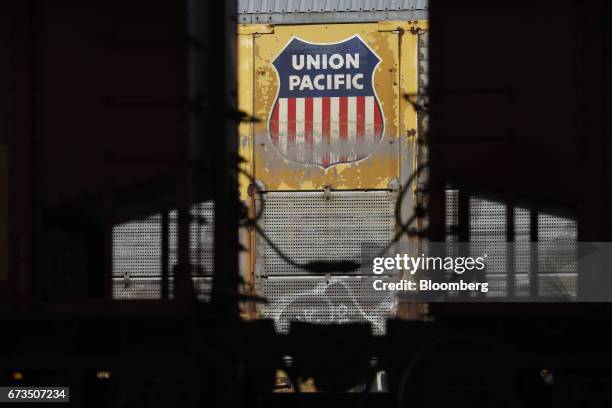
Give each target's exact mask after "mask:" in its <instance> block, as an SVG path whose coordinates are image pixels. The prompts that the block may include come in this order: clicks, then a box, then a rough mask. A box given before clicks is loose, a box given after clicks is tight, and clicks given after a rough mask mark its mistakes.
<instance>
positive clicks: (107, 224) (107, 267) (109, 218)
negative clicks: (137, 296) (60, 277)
mask: <svg viewBox="0 0 612 408" xmlns="http://www.w3.org/2000/svg"><path fill="white" fill-rule="evenodd" d="M104 166H105V168H107V169H108V166H109V164H108V159H105V164H104ZM105 172H108V170H106V171H105ZM103 213H104V215H103V221H102V230H103V231H102V235H103V237H102V240H103V243H102V247H103V251H104V254H103V258H102V259H103V265H102V268H103V273H102V275H103V277H102V279H103V282H102V296H103V298H104V299H112V297H113V191H112V189H111V186H110V185H109V181H108V177H107V180H106V185H105V187H104V210H103Z"/></svg>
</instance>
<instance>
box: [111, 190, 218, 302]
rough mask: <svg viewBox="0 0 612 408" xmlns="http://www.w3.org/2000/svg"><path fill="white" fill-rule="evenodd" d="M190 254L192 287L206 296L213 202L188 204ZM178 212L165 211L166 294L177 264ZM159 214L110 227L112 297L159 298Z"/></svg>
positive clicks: (211, 251) (198, 293)
mask: <svg viewBox="0 0 612 408" xmlns="http://www.w3.org/2000/svg"><path fill="white" fill-rule="evenodd" d="M190 213H191V220H192V221H191V225H190V235H189V241H190V258H191V264H192V271H193V275H194V276H193V280H194V289H195V291H196V294H197V296H198V298H199V299H201V300H207V299H208V298H209V293H210V285H209V281H210V279H209V278H207V276H210V275H211V274H212V270H213V242H214V241H213V240H214V237H213V233H214V225H213V221H214V205H213V203H212V202H203V203H198V204H194V205H193V206H192V208H191V211H190ZM177 245H178V212H177V211H176V210H171V211H169V213H168V271H169V287H168V290H169V296H172V280H173V278H172V275H173V272H172V271H173V268H174V267H175V266H176V264H177ZM161 258H162V215H161V214H155V215H153V216H150V217H147V218H144V219H142V220H134V221H130V222H127V223H123V224H119V225H116V226H115V227H114V228H113V297H114V298H116V299H159V298H160V297H161V273H162V259H161Z"/></svg>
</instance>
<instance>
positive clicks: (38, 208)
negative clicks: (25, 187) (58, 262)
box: [28, 0, 44, 293]
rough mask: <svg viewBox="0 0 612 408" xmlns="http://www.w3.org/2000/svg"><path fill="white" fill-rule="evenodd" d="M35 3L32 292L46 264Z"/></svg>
mask: <svg viewBox="0 0 612 408" xmlns="http://www.w3.org/2000/svg"><path fill="white" fill-rule="evenodd" d="M31 4H32V10H31V12H32V15H31V17H32V20H31V22H32V25H31V36H32V37H31V39H32V41H31V57H30V58H31V64H32V70H31V72H30V74H31V81H32V82H31V88H30V91H31V104H32V105H31V107H32V110H31V131H32V134H31V145H30V146H31V159H32V160H31V162H30V163H31V167H32V171H31V173H30V176H31V183H32V190H31V194H32V196H31V197H32V241H31V242H32V260H31V268H32V269H31V271H30V276H29V278H30V280H29V282H28V285H29V288H28V292H30V293H32V291H33V290H36V289H38V290H40V289H42V288H41V287H40V273H41V270H42V269H43V268H44V265H42V262H41V259H42V255H43V254H42V245H41V244H42V240H43V228H42V225H43V219H42V217H43V213H42V197H41V194H42V189H41V183H40V180H41V176H42V174H41V171H40V162H41V161H42V157H40V156H41V150H40V139H41V123H40V122H41V74H42V68H41V56H42V52H41V44H40V41H41V12H42V11H41V2H40V0H34V1H32V2H31ZM37 286H38V287H37Z"/></svg>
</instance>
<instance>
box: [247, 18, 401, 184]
mask: <svg viewBox="0 0 612 408" xmlns="http://www.w3.org/2000/svg"><path fill="white" fill-rule="evenodd" d="M355 35H358V36H359V37H360V38H361V39H363V41H364V42H365V43H366V44H367V46H368V47H370V48H371V49H372V50H373V51H374V52H375V53H376V55H378V56H379V57H380V59H381V62H380V64H378V66H377V67H376V69H375V71H374V75H373V86H374V88H375V91H376V94H377V95H378V98H379V102H380V106H381V110H382V112H383V115H384V134H383V135H382V138H381V140H380V143H379V144H378V146H377V147H376V149H374V152H373V153H372V154H370V155H369V156H368V157H366V158H365V159H363V160H358V161H354V162H351V163H340V164H335V165H331V166H328V167H326V168H324V167H322V166H320V165H317V164H316V163H300V162H296V161H293V160H289V159H287V158H286V157H284V156H283V155H280V154H279V153H278V150H277V149H275V147H274V146H273V145H272V143H271V140H270V137H269V135H270V133H269V132H270V129H269V123H270V121H269V119H270V115H271V113H272V112H273V108H274V104H275V102H276V98H277V95H278V87H279V83H278V76H277V71H276V70H275V68H274V66H273V62H274V60H275V59H276V58H277V56H278V55H279V53H280V52H281V50H282V49H283V48H284V47H285V46H286V45H287V44H288V43H289V42H290V41H291V39H292V38H293V37H299V38H300V39H302V40H304V41H308V42H312V43H319V44H320V43H332V42H342V41H345V40H347V39H349V38H351V37H353V36H355ZM253 39H254V41H253V55H254V64H253V70H254V71H253V83H254V86H253V88H254V93H253V94H252V97H253V103H252V109H253V114H254V116H255V117H256V118H258V119H259V121H258V122H257V123H256V124H255V125H254V126H253V127H252V134H251V136H252V140H253V142H254V143H253V152H252V153H253V160H254V163H253V167H252V168H253V170H254V174H255V177H256V178H257V179H259V180H261V181H262V182H263V183H264V184H265V186H266V189H267V190H315V189H316V190H318V189H321V188H323V187H324V186H329V187H331V188H333V189H373V188H387V187H388V184H389V181H390V180H391V179H393V178H398V177H399V173H400V169H399V160H398V157H399V155H400V143H399V140H398V139H399V135H400V118H399V115H400V104H401V103H402V102H401V93H402V91H401V90H400V80H401V78H400V73H399V68H400V61H399V58H400V52H399V49H400V46H401V39H400V36H399V35H398V33H396V32H393V31H379V25H378V24H348V25H318V26H276V27H274V32H273V33H270V34H256V35H254V36H253Z"/></svg>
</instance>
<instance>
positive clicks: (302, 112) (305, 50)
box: [269, 36, 384, 168]
mask: <svg viewBox="0 0 612 408" xmlns="http://www.w3.org/2000/svg"><path fill="white" fill-rule="evenodd" d="M379 63H380V58H379V57H378V56H377V55H376V54H375V53H374V52H373V51H372V50H371V49H370V48H369V47H368V46H367V45H366V44H365V42H364V41H363V40H362V39H361V38H360V37H359V36H353V37H351V38H349V39H347V40H345V41H342V42H339V43H333V44H313V43H308V42H306V41H303V40H301V39H298V38H295V37H294V38H292V39H291V40H290V41H289V42H288V44H287V45H286V46H285V48H284V49H283V50H282V51H281V52H280V54H279V55H278V56H277V57H276V59H275V60H274V61H273V65H274V67H275V68H276V71H277V73H278V84H279V91H278V96H277V98H276V101H275V103H274V106H273V108H272V112H271V113H270V120H269V134H270V140H271V142H272V144H273V146H274V147H275V148H276V150H277V151H278V152H279V153H280V154H281V155H282V156H283V157H285V158H286V159H288V160H290V161H294V162H299V163H304V164H315V165H319V166H322V167H323V168H328V167H330V166H332V165H335V164H338V163H351V162H355V161H358V160H362V159H365V158H366V157H368V156H369V155H370V154H372V153H373V152H374V151H375V150H376V148H377V147H378V146H379V145H380V141H381V139H382V135H383V129H384V120H383V113H382V110H381V107H380V103H379V101H378V98H377V96H376V92H375V90H374V84H373V75H374V69H375V68H376V66H377V65H378V64H379Z"/></svg>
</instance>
